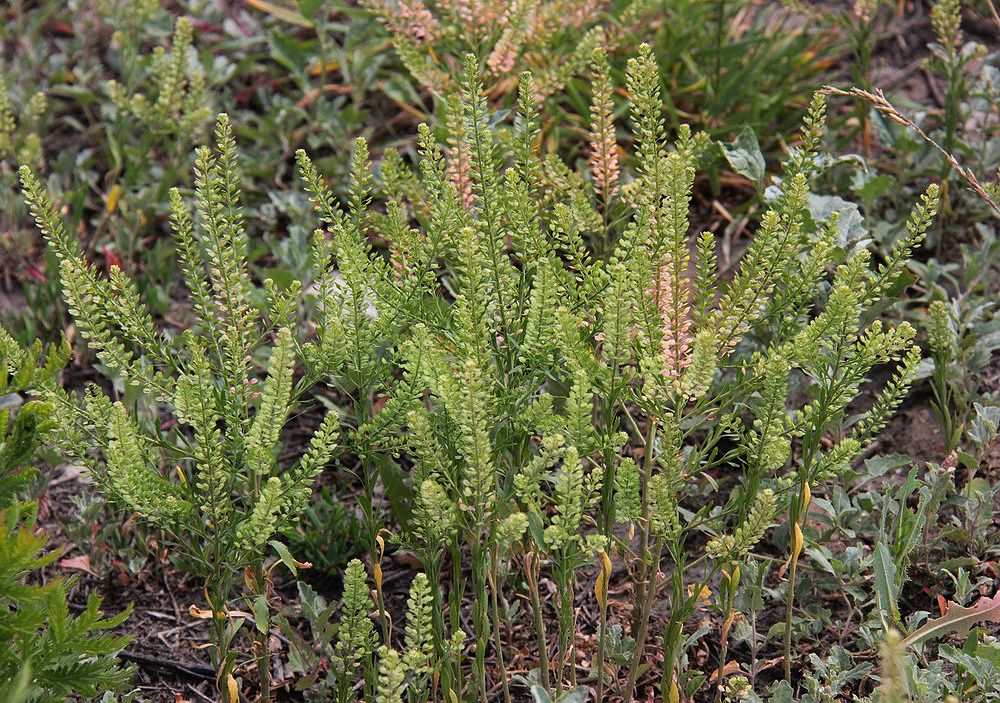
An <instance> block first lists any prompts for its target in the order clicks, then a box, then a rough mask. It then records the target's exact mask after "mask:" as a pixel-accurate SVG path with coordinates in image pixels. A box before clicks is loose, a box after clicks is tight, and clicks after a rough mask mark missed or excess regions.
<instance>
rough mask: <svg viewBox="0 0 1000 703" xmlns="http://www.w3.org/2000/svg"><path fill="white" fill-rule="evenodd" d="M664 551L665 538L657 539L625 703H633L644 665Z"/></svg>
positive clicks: (624, 694)
mask: <svg viewBox="0 0 1000 703" xmlns="http://www.w3.org/2000/svg"><path fill="white" fill-rule="evenodd" d="M662 551H663V537H658V538H657V539H656V544H655V546H654V548H653V560H652V563H651V564H650V571H651V573H650V577H649V581H648V582H647V583H646V584H645V594H644V595H645V597H644V598H643V601H642V606H641V608H640V613H639V623H638V629H637V630H636V633H635V649H634V650H633V651H632V661H631V663H630V664H629V669H628V680H627V681H626V682H625V688H624V690H623V691H622V701H623V703H632V697H633V696H634V695H635V682H636V679H637V678H638V677H639V665H640V664H641V663H642V651H643V649H644V648H645V645H646V631H647V630H648V629H649V615H650V612H651V611H652V609H653V600H654V597H655V595H656V575H657V572H659V569H660V552H662Z"/></svg>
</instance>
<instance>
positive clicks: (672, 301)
mask: <svg viewBox="0 0 1000 703" xmlns="http://www.w3.org/2000/svg"><path fill="white" fill-rule="evenodd" d="M689 288H690V286H689V285H688V281H687V277H686V275H685V272H682V271H679V270H677V267H676V266H675V264H674V261H673V257H672V256H671V255H669V254H668V255H667V256H666V257H665V258H664V260H663V262H662V263H661V264H660V270H659V274H658V275H657V278H656V291H655V293H656V305H657V308H658V309H659V312H660V323H661V325H662V328H663V338H662V341H661V345H662V353H663V361H664V371H663V373H664V374H665V375H666V376H669V377H671V378H677V377H679V376H680V373H681V371H682V370H683V369H684V368H686V367H687V366H688V365H689V364H690V363H691V309H690V305H689V304H688V298H689V296H690V291H689Z"/></svg>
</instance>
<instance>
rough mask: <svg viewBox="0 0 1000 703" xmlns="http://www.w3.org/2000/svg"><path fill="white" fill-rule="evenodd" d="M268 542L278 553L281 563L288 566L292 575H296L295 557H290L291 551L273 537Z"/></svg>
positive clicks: (297, 571) (297, 572) (297, 570)
mask: <svg viewBox="0 0 1000 703" xmlns="http://www.w3.org/2000/svg"><path fill="white" fill-rule="evenodd" d="M268 544H270V545H271V546H272V547H274V551H276V552H277V553H278V558H279V559H281V563H282V564H284V565H285V566H287V567H288V570H289V571H291V572H292V576H298V575H299V568H298V566H297V565H296V562H295V559H293V558H292V553H291V552H290V551H288V547H286V546H285V545H284V544H282V543H281V542H278V541H277V540H273V539H272V540H271V541H270V542H268Z"/></svg>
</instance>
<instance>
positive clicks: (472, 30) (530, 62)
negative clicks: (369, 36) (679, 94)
mask: <svg viewBox="0 0 1000 703" xmlns="http://www.w3.org/2000/svg"><path fill="white" fill-rule="evenodd" d="M605 5H607V6H605ZM653 5H654V4H653V3H652V2H650V1H649V0H629V1H626V2H623V1H621V0H614V1H613V2H610V3H604V2H583V3H579V2H566V1H565V0H547V1H546V2H511V1H504V2H499V3H490V2H482V1H481V0H472V1H468V0H447V1H445V2H431V3H425V2H424V1H423V0H368V2H366V6H367V8H368V9H369V11H371V12H372V13H374V14H375V15H376V16H377V17H378V18H379V20H380V21H381V22H382V24H384V25H385V27H386V29H387V30H388V32H389V35H390V37H391V38H392V43H393V46H394V47H395V49H396V52H397V54H398V55H399V57H400V60H401V61H402V63H403V65H404V66H405V67H406V69H407V70H408V71H409V72H410V74H411V75H412V76H413V78H414V79H415V80H416V81H417V82H418V83H419V84H421V85H422V86H424V87H425V88H427V89H428V90H431V91H433V92H434V93H436V94H438V95H447V94H449V93H451V92H453V91H454V90H456V89H457V88H459V87H460V86H461V83H462V75H463V71H464V68H463V63H464V57H465V55H466V54H468V53H470V52H471V53H473V54H474V55H475V56H476V57H477V59H478V62H479V65H480V66H481V67H482V68H483V73H484V75H485V79H484V80H487V81H488V85H487V90H488V92H491V93H493V92H498V93H501V94H503V93H510V92H513V89H514V88H515V86H516V78H517V76H518V74H520V73H521V72H522V71H526V70H528V71H531V72H532V73H533V75H534V76H535V81H536V90H537V91H538V96H539V98H544V97H546V96H548V95H552V94H553V93H556V92H558V91H559V90H561V89H562V88H563V86H565V85H566V83H567V81H569V80H570V79H572V78H574V77H576V76H577V75H579V74H580V73H582V72H583V71H584V70H585V69H586V66H587V63H588V61H590V56H591V54H592V53H593V51H594V49H595V48H597V46H599V45H604V46H605V47H606V48H608V49H613V48H615V47H617V46H620V45H621V44H622V43H623V42H624V40H625V39H626V38H627V36H628V33H629V32H630V31H633V30H634V29H635V28H636V27H638V26H639V24H640V23H641V22H642V21H643V20H644V19H645V18H647V17H648V16H649V15H650V14H651V12H652V11H653Z"/></svg>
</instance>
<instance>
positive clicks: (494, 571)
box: [488, 547, 511, 703]
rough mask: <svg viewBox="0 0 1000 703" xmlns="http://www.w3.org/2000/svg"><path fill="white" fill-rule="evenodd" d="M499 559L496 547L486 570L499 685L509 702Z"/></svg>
mask: <svg viewBox="0 0 1000 703" xmlns="http://www.w3.org/2000/svg"><path fill="white" fill-rule="evenodd" d="M499 560H500V549H499V547H497V548H496V549H495V550H494V552H493V564H492V568H491V569H490V570H489V572H488V576H489V580H490V607H491V616H492V618H493V646H494V647H495V648H496V650H497V668H498V669H500V685H501V687H502V688H503V699H504V703H511V697H510V684H508V683H507V667H506V666H505V664H504V660H503V641H502V640H501V635H500V604H499V596H498V591H499V590H500V589H499V588H498V587H497V583H498V582H499V570H500V569H499Z"/></svg>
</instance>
